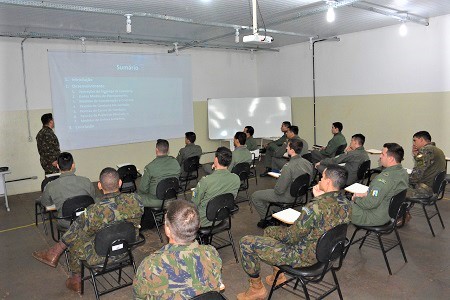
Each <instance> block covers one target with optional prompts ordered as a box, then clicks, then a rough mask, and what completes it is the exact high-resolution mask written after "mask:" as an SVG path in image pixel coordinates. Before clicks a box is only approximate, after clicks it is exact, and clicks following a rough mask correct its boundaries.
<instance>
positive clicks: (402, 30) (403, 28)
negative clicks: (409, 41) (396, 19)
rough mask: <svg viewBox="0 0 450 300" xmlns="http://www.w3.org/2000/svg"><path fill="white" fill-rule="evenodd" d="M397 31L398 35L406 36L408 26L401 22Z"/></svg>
mask: <svg viewBox="0 0 450 300" xmlns="http://www.w3.org/2000/svg"><path fill="white" fill-rule="evenodd" d="M398 33H399V34H400V36H406V35H407V34H408V27H406V24H405V23H404V22H403V23H402V25H400V28H399V29H398Z"/></svg>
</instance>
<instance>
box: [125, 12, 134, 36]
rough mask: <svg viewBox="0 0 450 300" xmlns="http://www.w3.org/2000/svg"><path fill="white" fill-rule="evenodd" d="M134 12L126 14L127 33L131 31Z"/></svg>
mask: <svg viewBox="0 0 450 300" xmlns="http://www.w3.org/2000/svg"><path fill="white" fill-rule="evenodd" d="M132 16H133V15H132V14H125V17H127V27H126V28H127V33H131V17H132Z"/></svg>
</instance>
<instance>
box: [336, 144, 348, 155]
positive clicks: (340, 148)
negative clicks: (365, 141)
mask: <svg viewBox="0 0 450 300" xmlns="http://www.w3.org/2000/svg"><path fill="white" fill-rule="evenodd" d="M345 148H347V144H343V145H340V146H339V147H337V149H336V152H335V153H334V156H338V155H341V154H342V153H344V151H345Z"/></svg>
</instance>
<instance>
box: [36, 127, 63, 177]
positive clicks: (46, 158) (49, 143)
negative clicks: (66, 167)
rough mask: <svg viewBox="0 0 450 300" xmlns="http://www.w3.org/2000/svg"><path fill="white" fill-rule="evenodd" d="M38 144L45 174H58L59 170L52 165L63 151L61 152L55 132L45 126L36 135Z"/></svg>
mask: <svg viewBox="0 0 450 300" xmlns="http://www.w3.org/2000/svg"><path fill="white" fill-rule="evenodd" d="M36 143H37V149H38V152H39V155H40V157H41V159H40V160H41V166H42V168H43V169H44V171H45V174H52V173H58V172H59V170H58V168H57V167H55V166H53V165H52V163H53V162H54V161H55V160H57V159H58V155H59V154H60V153H61V151H60V150H59V142H58V138H57V137H56V135H55V133H54V132H53V130H52V129H51V128H50V127H48V126H43V127H42V129H41V130H39V132H38V134H37V135H36Z"/></svg>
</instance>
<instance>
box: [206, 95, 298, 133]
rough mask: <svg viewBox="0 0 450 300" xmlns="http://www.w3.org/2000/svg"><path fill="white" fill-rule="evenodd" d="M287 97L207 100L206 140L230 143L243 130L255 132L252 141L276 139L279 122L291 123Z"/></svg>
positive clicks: (289, 99)
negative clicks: (245, 128)
mask: <svg viewBox="0 0 450 300" xmlns="http://www.w3.org/2000/svg"><path fill="white" fill-rule="evenodd" d="M291 120H292V113H291V98H290V97H258V98H217V99H208V131H209V138H210V139H211V140H214V139H232V138H233V137H234V134H235V133H236V131H242V130H243V129H244V127H245V126H253V128H255V134H254V137H256V138H258V137H278V136H281V135H282V133H281V131H280V127H281V123H282V122H283V121H289V122H290V121H291Z"/></svg>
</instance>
